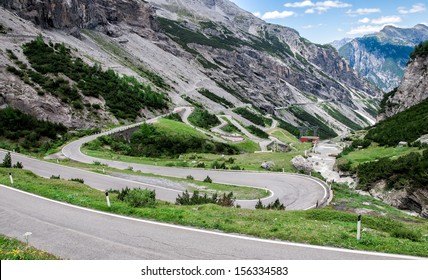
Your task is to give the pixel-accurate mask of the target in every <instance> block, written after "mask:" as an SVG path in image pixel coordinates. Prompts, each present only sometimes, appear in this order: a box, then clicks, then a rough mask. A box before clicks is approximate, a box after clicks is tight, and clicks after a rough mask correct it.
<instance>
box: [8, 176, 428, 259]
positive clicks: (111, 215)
mask: <svg viewBox="0 0 428 280" xmlns="http://www.w3.org/2000/svg"><path fill="white" fill-rule="evenodd" d="M0 186H1V187H3V188H6V189H9V190H11V191H16V192H19V193H22V194H25V195H28V196H32V197H35V198H38V199H42V200H46V201H49V202H52V203H56V204H59V205H62V206H66V207H71V208H75V209H79V210H82V211H87V212H91V213H94V214H98V215H104V216H110V217H114V218H118V219H124V220H129V221H134V222H140V223H145V224H151V225H156V226H163V227H169V228H174V229H181V230H186V231H192V232H198V233H204V234H211V235H217V236H223V237H229V238H236V239H241V240H247V241H254V242H262V243H269V244H278V245H286V246H294V247H301V248H310V249H317V250H323V251H333V252H343V253H350V254H360V255H369V256H378V257H389V258H397V259H409V260H417V259H423V260H426V259H425V258H419V257H414V256H407V255H396V254H386V253H376V252H365V251H358V250H349V249H341V248H331V247H322V246H316V245H308V244H299V243H291V242H285V241H276V240H267V239H259V238H255V237H247V236H239V235H233V234H227V233H222V232H213V231H208V230H202V229H196V228H190V227H184V226H177V225H171V224H165V223H160V222H153V221H147V220H142V219H137V218H131V217H126V216H120V215H117V214H111V213H106V212H102V211H98V210H94V209H89V208H84V207H80V206H76V205H72V204H68V203H64V202H60V201H56V200H52V199H49V198H46V197H42V196H39V195H36V194H32V193H28V192H25V191H22V190H18V189H15V188H12V187H9V186H5V185H2V184H0Z"/></svg>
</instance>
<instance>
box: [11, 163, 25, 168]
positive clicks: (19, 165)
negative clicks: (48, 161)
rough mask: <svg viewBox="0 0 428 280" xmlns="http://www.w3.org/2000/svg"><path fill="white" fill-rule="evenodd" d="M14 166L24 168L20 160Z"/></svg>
mask: <svg viewBox="0 0 428 280" xmlns="http://www.w3.org/2000/svg"><path fill="white" fill-rule="evenodd" d="M13 168H18V169H22V168H24V165H22V162H20V161H18V162H16V164H14V165H13Z"/></svg>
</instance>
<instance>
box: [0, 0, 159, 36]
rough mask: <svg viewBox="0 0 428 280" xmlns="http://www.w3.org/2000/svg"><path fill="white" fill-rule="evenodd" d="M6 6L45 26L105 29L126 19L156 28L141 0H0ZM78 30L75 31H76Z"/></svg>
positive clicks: (150, 13) (107, 29)
mask: <svg viewBox="0 0 428 280" xmlns="http://www.w3.org/2000/svg"><path fill="white" fill-rule="evenodd" d="M0 3H1V4H2V5H3V6H4V7H5V8H7V9H10V10H12V11H15V12H16V13H17V14H18V15H19V16H21V17H22V18H24V19H27V20H30V21H32V22H34V23H35V24H37V25H41V26H42V27H44V28H56V29H66V30H69V31H70V32H73V33H76V29H78V28H89V29H95V28H98V29H100V30H103V31H104V30H106V31H109V32H113V31H112V30H110V29H109V27H110V26H109V25H111V24H118V23H121V22H123V21H126V22H128V23H131V24H135V25H137V26H143V27H149V28H153V29H156V28H157V26H156V22H155V20H154V18H153V16H152V12H151V11H150V9H149V8H148V6H147V5H144V3H143V2H142V1H126V0H67V1H62V0H46V1H37V0H2V1H1V2H0ZM76 34H78V31H77V33H76Z"/></svg>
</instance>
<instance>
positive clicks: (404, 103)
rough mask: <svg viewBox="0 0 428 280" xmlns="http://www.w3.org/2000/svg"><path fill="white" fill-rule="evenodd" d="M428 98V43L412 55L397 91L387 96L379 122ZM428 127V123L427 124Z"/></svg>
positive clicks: (418, 47)
mask: <svg viewBox="0 0 428 280" xmlns="http://www.w3.org/2000/svg"><path fill="white" fill-rule="evenodd" d="M427 98H428V41H426V42H424V43H423V44H420V45H418V46H417V47H416V49H415V50H414V51H413V52H412V54H411V59H410V62H409V64H408V66H407V69H406V72H405V74H404V78H403V80H402V82H401V84H400V86H399V87H398V89H397V90H395V91H393V92H391V93H390V94H389V95H387V96H385V99H384V100H383V102H382V103H383V104H382V106H383V108H382V110H381V114H380V115H379V117H378V118H379V120H383V119H386V118H389V117H391V116H394V115H396V114H397V113H399V112H402V111H404V110H406V109H408V108H410V107H412V106H414V105H416V104H419V103H421V102H422V101H424V100H425V99H427ZM427 125H428V122H427Z"/></svg>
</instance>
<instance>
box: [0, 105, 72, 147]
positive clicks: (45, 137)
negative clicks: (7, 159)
mask: <svg viewBox="0 0 428 280" xmlns="http://www.w3.org/2000/svg"><path fill="white" fill-rule="evenodd" d="M66 133H67V128H66V127H65V126H63V125H62V124H56V123H51V122H48V121H43V120H38V119H36V118H35V117H33V116H30V115H28V114H25V113H22V112H21V111H19V110H16V109H13V108H11V107H7V108H5V109H2V110H0V139H1V138H3V139H4V140H6V143H3V144H2V145H1V146H3V148H9V149H15V150H16V151H20V150H22V149H24V150H29V151H44V152H46V151H47V150H49V149H50V148H51V147H52V146H55V145H58V144H61V143H62V141H63V140H64V137H65V134H66ZM8 142H11V143H10V144H9V143H8Z"/></svg>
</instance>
